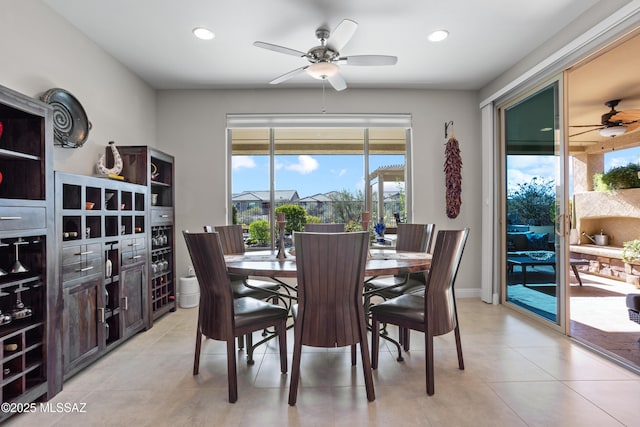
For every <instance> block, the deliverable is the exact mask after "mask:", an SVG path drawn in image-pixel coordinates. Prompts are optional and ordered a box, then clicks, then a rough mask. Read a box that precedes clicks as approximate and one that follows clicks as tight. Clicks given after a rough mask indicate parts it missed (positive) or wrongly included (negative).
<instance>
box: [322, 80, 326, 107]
mask: <svg viewBox="0 0 640 427" xmlns="http://www.w3.org/2000/svg"><path fill="white" fill-rule="evenodd" d="M326 81H327V79H322V114H326V112H327V110H326V108H325V104H324V87H325V83H326Z"/></svg>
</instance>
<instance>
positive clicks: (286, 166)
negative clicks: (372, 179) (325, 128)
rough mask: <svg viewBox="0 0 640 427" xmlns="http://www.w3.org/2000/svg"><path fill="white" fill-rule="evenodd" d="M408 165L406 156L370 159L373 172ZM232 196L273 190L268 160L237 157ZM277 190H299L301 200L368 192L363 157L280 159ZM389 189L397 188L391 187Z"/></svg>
mask: <svg viewBox="0 0 640 427" xmlns="http://www.w3.org/2000/svg"><path fill="white" fill-rule="evenodd" d="M402 163H404V156H400V155H393V156H391V155H385V156H381V155H380V156H376V155H372V156H370V157H369V167H370V169H371V170H372V171H373V170H375V169H376V168H378V167H379V166H387V165H393V164H402ZM232 167H233V179H232V192H233V193H240V192H242V191H250V190H268V189H269V158H268V156H234V157H233V162H232ZM275 169H276V189H278V190H297V191H298V195H299V196H300V197H307V196H313V195H315V194H319V193H326V192H329V191H334V190H345V189H346V190H349V191H351V192H352V193H355V192H356V191H364V175H363V156H360V155H294V156H285V155H279V156H276V163H275ZM388 184H389V185H385V189H386V190H389V189H391V188H392V187H395V185H394V183H388Z"/></svg>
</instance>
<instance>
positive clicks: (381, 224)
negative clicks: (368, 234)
mask: <svg viewBox="0 0 640 427" xmlns="http://www.w3.org/2000/svg"><path fill="white" fill-rule="evenodd" d="M386 229H387V226H386V225H384V218H380V222H379V223H377V224H376V225H375V226H374V227H373V230H374V231H375V232H376V234H377V235H378V242H379V243H384V231H385V230H386Z"/></svg>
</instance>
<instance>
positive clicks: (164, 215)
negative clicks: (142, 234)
mask: <svg viewBox="0 0 640 427" xmlns="http://www.w3.org/2000/svg"><path fill="white" fill-rule="evenodd" d="M160 218H169V215H167V214H163V215H160Z"/></svg>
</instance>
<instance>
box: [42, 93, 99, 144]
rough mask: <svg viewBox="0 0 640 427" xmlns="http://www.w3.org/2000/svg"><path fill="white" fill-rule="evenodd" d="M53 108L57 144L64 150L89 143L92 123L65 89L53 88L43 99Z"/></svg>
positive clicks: (78, 103) (54, 132) (74, 98)
mask: <svg viewBox="0 0 640 427" xmlns="http://www.w3.org/2000/svg"><path fill="white" fill-rule="evenodd" d="M40 98H41V99H42V100H43V101H44V102H46V103H47V104H49V105H51V106H52V107H53V134H54V137H55V144H56V145H59V146H61V147H64V148H79V147H82V145H83V144H84V143H85V142H86V141H87V137H88V136H89V130H90V129H91V122H89V119H88V118H87V114H86V113H85V111H84V108H82V105H81V104H80V102H79V101H78V100H77V99H76V97H75V96H73V95H72V94H71V93H69V92H67V91H66V90H64V89H60V88H53V89H49V90H48V91H46V92H45V93H44V94H43V95H42V96H41V97H40Z"/></svg>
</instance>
